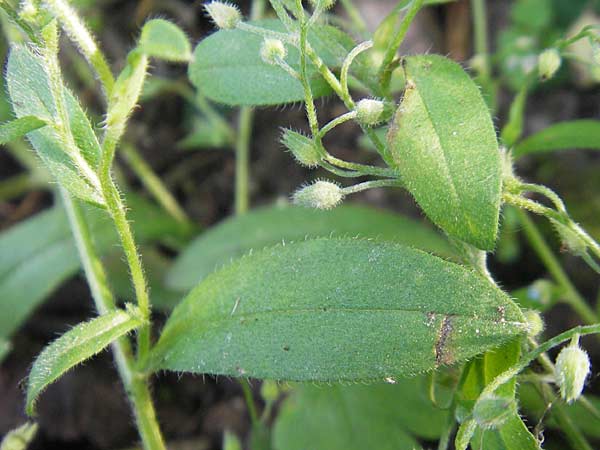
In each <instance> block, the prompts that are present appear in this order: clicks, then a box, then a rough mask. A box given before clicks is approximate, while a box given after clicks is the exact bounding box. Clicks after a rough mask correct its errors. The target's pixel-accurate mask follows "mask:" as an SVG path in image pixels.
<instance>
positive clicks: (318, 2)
mask: <svg viewBox="0 0 600 450" xmlns="http://www.w3.org/2000/svg"><path fill="white" fill-rule="evenodd" d="M335 1H336V0H310V3H311V4H312V5H313V7H315V8H316V7H320V8H322V9H329V8H331V7H332V6H333V5H335Z"/></svg>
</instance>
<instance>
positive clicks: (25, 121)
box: [0, 116, 46, 145]
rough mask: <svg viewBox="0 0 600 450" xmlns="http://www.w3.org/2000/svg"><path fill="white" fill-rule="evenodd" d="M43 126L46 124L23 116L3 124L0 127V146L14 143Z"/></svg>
mask: <svg viewBox="0 0 600 450" xmlns="http://www.w3.org/2000/svg"><path fill="white" fill-rule="evenodd" d="M45 125H46V122H44V121H43V120H40V119H38V118H37V117H34V116H24V117H21V118H20V119H15V120H11V121H10V122H6V123H3V124H2V125H0V145H4V144H6V143H8V142H11V141H14V140H15V139H18V138H20V137H22V136H24V135H26V134H27V133H29V132H30V131H34V130H37V129H38V128H42V127H43V126H45Z"/></svg>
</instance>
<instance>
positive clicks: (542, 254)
mask: <svg viewBox="0 0 600 450" xmlns="http://www.w3.org/2000/svg"><path fill="white" fill-rule="evenodd" d="M517 214H518V216H519V222H520V223H521V225H522V226H523V231H524V232H525V236H526V237H527V240H528V241H529V243H530V245H531V246H532V247H533V249H534V251H535V252H536V253H537V255H538V257H539V258H540V260H541V261H542V263H543V264H544V266H546V269H547V270H548V272H549V273H550V275H552V277H553V278H554V280H555V281H556V282H557V283H558V285H559V286H560V287H561V288H562V289H563V291H564V295H565V297H564V301H565V302H566V303H568V304H569V305H570V306H571V307H572V308H573V309H574V310H575V311H576V312H577V314H579V316H580V317H581V318H582V319H583V320H584V321H585V322H586V323H588V324H594V323H596V322H598V317H597V316H596V314H595V313H594V311H593V310H592V308H591V307H590V306H589V305H588V304H587V302H586V301H585V299H584V298H583V297H582V296H581V294H580V293H579V292H578V291H577V288H576V287H575V286H574V285H573V283H572V282H571V280H570V279H569V277H568V275H567V274H566V272H565V271H564V269H563V268H562V266H561V264H560V262H559V261H558V259H557V258H556V256H555V255H554V253H553V252H552V250H551V249H550V246H549V245H548V243H547V242H546V240H545V239H544V236H542V233H541V232H540V230H539V229H538V228H537V226H536V224H535V223H534V222H533V220H531V218H530V217H529V216H528V215H527V213H526V212H525V211H522V210H520V209H519V210H517Z"/></svg>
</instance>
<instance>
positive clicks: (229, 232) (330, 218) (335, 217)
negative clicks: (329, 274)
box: [167, 205, 453, 291]
mask: <svg viewBox="0 0 600 450" xmlns="http://www.w3.org/2000/svg"><path fill="white" fill-rule="evenodd" d="M331 235H333V236H338V237H342V236H349V237H355V236H358V237H361V238H373V239H381V240H386V241H394V242H398V243H401V244H405V245H409V246H412V247H416V248H420V249H422V250H427V251H431V252H434V253H437V254H438V255H441V256H450V255H452V254H453V252H452V249H451V247H450V245H449V243H448V242H447V241H446V240H445V239H444V238H443V237H442V236H441V235H440V234H438V233H436V232H435V231H434V230H432V229H431V228H429V227H427V226H426V225H425V224H423V223H419V222H416V221H413V220H411V219H408V218H406V217H403V216H401V215H399V214H393V213H389V212H385V211H383V210H377V209H373V208H367V207H364V206H354V205H343V206H340V207H339V208H335V209H332V210H329V211H319V210H315V209H310V208H302V207H294V206H272V207H266V208H262V209H257V210H254V211H251V212H249V213H247V214H244V215H242V216H237V217H233V218H231V219H228V220H226V221H224V222H222V223H221V224H219V225H217V226H216V227H214V228H211V229H210V230H208V231H207V232H206V233H203V234H201V235H200V236H199V237H198V238H197V239H195V240H194V241H192V243H191V244H190V245H189V246H188V247H187V248H186V249H185V250H184V251H183V252H182V253H181V254H180V255H179V256H178V258H177V260H176V261H175V264H174V266H173V268H172V269H171V270H170V271H169V272H168V275H167V284H168V286H170V287H172V288H174V289H178V290H181V291H185V290H189V289H191V288H192V287H194V286H195V285H196V284H197V283H198V282H200V281H201V280H202V279H204V278H205V277H206V276H207V275H208V274H210V273H211V272H213V271H214V270H215V269H218V268H219V267H221V266H223V265H224V264H226V263H228V262H229V261H231V260H232V259H234V258H237V257H239V256H242V255H244V254H246V253H248V252H250V251H252V250H261V249H263V248H264V247H267V246H271V245H275V244H277V243H280V242H292V241H301V240H304V239H306V238H307V237H326V236H331Z"/></svg>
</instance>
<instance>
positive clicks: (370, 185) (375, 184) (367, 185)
mask: <svg viewBox="0 0 600 450" xmlns="http://www.w3.org/2000/svg"><path fill="white" fill-rule="evenodd" d="M398 186H402V183H401V182H400V181H399V180H373V181H365V182H364V183H359V184H355V185H354V186H349V187H345V188H343V189H342V193H343V194H344V195H350V194H356V193H357V192H362V191H366V190H367V189H374V188H380V187H398Z"/></svg>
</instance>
